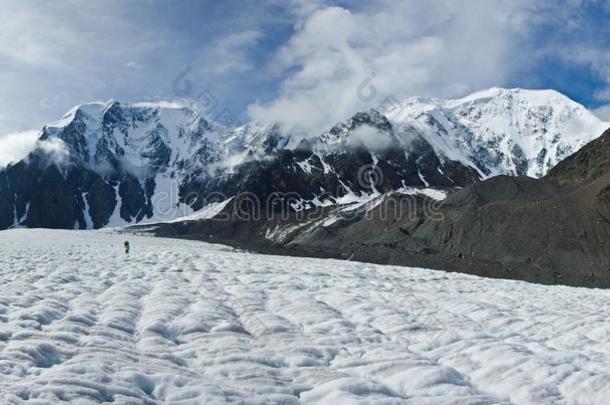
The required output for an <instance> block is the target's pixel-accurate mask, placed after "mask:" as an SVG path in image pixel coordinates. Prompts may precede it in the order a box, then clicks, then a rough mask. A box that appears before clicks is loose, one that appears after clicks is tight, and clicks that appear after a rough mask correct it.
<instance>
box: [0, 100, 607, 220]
mask: <svg viewBox="0 0 610 405" xmlns="http://www.w3.org/2000/svg"><path fill="white" fill-rule="evenodd" d="M607 126H609V125H608V124H606V123H603V122H601V121H600V120H599V119H597V118H596V117H595V116H594V115H593V114H591V113H590V112H589V111H587V110H586V109H585V108H584V107H583V106H581V105H579V104H577V103H575V102H573V101H571V100H569V99H568V98H566V97H565V96H562V95H561V94H559V93H556V92H554V91H536V90H520V89H512V90H507V89H490V90H487V91H484V92H480V93H475V94H473V95H471V96H468V97H465V98H462V99H457V100H433V99H423V98H411V99H408V100H405V101H404V102H402V103H395V104H394V105H393V106H391V107H390V108H389V109H388V110H387V111H381V112H380V111H377V110H370V111H367V112H361V113H357V114H355V115H354V116H353V117H351V118H349V119H347V120H345V121H344V122H341V123H338V124H337V125H335V126H334V127H333V128H331V129H330V130H328V131H327V132H325V133H323V134H310V135H309V136H307V137H303V136H295V135H293V134H290V133H285V132H283V131H282V130H281V129H280V128H279V127H278V126H277V125H272V124H260V123H255V122H253V123H248V124H246V125H244V126H241V127H238V128H227V127H224V126H222V125H220V124H217V123H214V122H212V121H211V120H209V119H206V117H205V116H204V115H203V114H201V113H199V112H197V110H196V109H194V108H192V107H191V106H188V105H186V104H181V103H169V102H155V103H134V104H124V103H119V102H112V101H111V102H106V103H89V104H84V105H80V106H77V107H75V108H73V109H72V110H70V111H69V112H68V113H67V114H66V115H65V116H64V117H63V118H62V119H61V120H60V121H58V122H54V123H51V124H49V125H47V126H45V127H44V128H43V129H42V131H41V134H40V140H39V142H38V144H37V145H38V146H37V148H36V150H34V151H33V152H32V153H31V154H30V155H29V156H28V157H27V158H26V159H24V160H23V161H21V162H18V163H16V164H14V165H11V166H9V167H7V168H6V169H4V170H2V171H0V229H3V228H9V227H15V226H29V227H51V228H81V229H83V228H99V227H103V226H112V225H123V224H127V223H142V222H146V221H159V220H169V219H173V218H176V217H180V216H184V215H191V214H192V213H193V212H194V211H197V210H199V209H201V208H202V207H204V206H206V205H207V204H209V203H214V202H218V201H221V200H225V199H227V198H230V197H233V196H234V195H236V194H237V193H240V192H248V193H251V194H254V195H255V196H257V197H259V198H261V199H263V200H264V201H267V200H268V199H269V198H270V197H271V196H275V195H277V194H278V193H281V195H283V196H284V197H280V199H279V203H278V204H276V203H277V202H278V201H274V206H277V207H279V208H280V209H285V208H293V209H298V208H299V207H307V206H310V205H320V204H331V203H334V202H336V201H338V200H339V199H340V198H341V197H345V196H346V195H354V196H358V195H361V194H362V193H369V194H370V193H378V192H385V191H390V190H396V189H398V188H401V187H405V186H414V187H428V186H431V187H452V186H464V185H466V184H469V183H472V182H476V181H479V180H481V179H483V178H486V177H489V176H493V175H497V174H511V175H530V176H534V177H538V176H541V175H543V174H545V173H546V172H547V171H548V170H549V169H550V168H552V167H553V166H554V165H555V164H556V163H557V162H559V161H560V160H561V159H563V158H565V157H566V156H568V155H570V154H571V153H573V152H575V151H576V150H578V149H579V148H580V147H581V146H583V145H584V144H585V143H587V142H588V141H590V140H592V139H594V138H596V137H597V136H599V135H600V134H601V133H602V132H603V130H604V129H605V128H606V127H607ZM286 195H289V197H285V196H286Z"/></svg>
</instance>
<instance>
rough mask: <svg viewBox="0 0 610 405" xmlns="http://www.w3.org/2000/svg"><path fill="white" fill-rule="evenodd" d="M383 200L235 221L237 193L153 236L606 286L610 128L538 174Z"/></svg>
mask: <svg viewBox="0 0 610 405" xmlns="http://www.w3.org/2000/svg"><path fill="white" fill-rule="evenodd" d="M379 198H380V199H383V201H373V202H370V203H369V204H367V205H363V206H360V207H357V208H354V209H353V210H351V211H345V209H344V208H341V207H326V208H320V209H317V210H310V211H304V212H292V213H291V214H290V215H288V216H284V217H278V216H277V215H276V216H275V217H274V218H269V217H265V216H264V215H261V217H260V219H256V220H243V218H242V219H240V218H239V215H237V214H238V213H240V212H241V211H243V208H244V205H243V204H240V203H239V201H238V200H235V201H233V202H232V204H230V205H228V206H227V207H226V208H225V210H224V211H223V212H222V213H221V214H219V217H217V218H216V219H215V220H207V221H201V222H190V223H178V224H166V225H162V226H160V227H159V228H158V229H157V234H159V235H163V236H180V237H188V238H197V239H204V240H210V241H218V242H222V243H229V244H233V245H235V246H239V247H243V248H250V249H256V250H258V251H262V252H269V253H281V254H298V255H310V256H321V257H336V258H346V259H353V260H361V261H372V262H380V263H393V264H403V265H411V266H422V267H431V268H438V269H445V270H450V271H461V272H467V273H473V274H478V275H483V276H490V277H501V278H516V279H524V280H528V281H534V282H542V283H557V284H570V285H581V286H597V287H610V130H609V131H606V132H605V133H604V134H603V135H602V136H601V137H600V138H599V139H597V140H595V141H593V142H591V143H590V144H588V145H587V146H585V147H584V148H583V149H582V150H580V151H579V152H577V153H576V154H574V155H573V156H571V157H569V158H568V159H567V160H565V161H564V162H562V163H560V164H559V165H558V166H557V167H555V168H554V169H553V170H552V171H551V172H550V173H549V174H548V175H547V176H546V177H544V178H542V179H539V180H536V179H532V178H528V177H507V176H499V177H495V178H492V179H489V180H486V181H483V182H480V183H475V184H472V185H470V186H468V187H466V188H463V189H459V190H455V191H452V192H450V193H449V195H448V197H447V198H446V199H445V200H444V201H442V202H438V201H434V200H432V199H430V198H428V197H425V196H422V195H404V194H396V193H394V194H386V195H384V196H383V197H379ZM397 204H398V206H399V207H400V209H399V210H396V209H395V208H394V207H395V206H396V205H397ZM238 208H239V209H238ZM242 217H243V215H242Z"/></svg>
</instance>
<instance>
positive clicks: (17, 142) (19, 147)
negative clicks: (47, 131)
mask: <svg viewBox="0 0 610 405" xmlns="http://www.w3.org/2000/svg"><path fill="white" fill-rule="evenodd" d="M39 136H40V131H25V132H16V133H11V134H7V135H4V136H1V137H0V168H3V167H6V166H7V165H8V164H10V163H15V162H18V161H19V160H21V159H23V158H24V157H26V156H27V155H28V153H30V152H31V151H32V150H34V148H35V146H36V141H37V140H38V137H39Z"/></svg>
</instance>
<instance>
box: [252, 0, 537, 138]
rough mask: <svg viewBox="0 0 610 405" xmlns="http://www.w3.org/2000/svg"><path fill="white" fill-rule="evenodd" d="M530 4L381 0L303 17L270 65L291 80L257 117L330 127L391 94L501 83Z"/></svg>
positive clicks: (450, 92) (517, 54)
mask: <svg viewBox="0 0 610 405" xmlns="http://www.w3.org/2000/svg"><path fill="white" fill-rule="evenodd" d="M530 4H531V3H530V2H526V1H524V0H518V1H495V2H489V1H486V0H464V1H453V0H433V1H429V2H425V3H424V2H420V1H416V0H408V1H402V2H394V1H378V2H374V3H372V5H371V6H369V7H366V8H364V9H360V10H359V11H350V10H347V9H345V8H342V7H336V6H333V7H322V8H318V9H316V10H313V11H310V12H309V13H308V14H307V13H302V14H301V16H300V18H301V19H300V20H299V21H297V23H296V24H295V29H296V32H295V34H294V35H293V36H292V38H291V39H290V40H289V42H288V43H287V44H286V45H285V46H284V47H283V48H282V49H281V51H280V52H279V53H278V55H277V57H276V59H275V60H274V61H272V62H271V66H272V67H273V69H270V71H272V72H276V73H277V74H278V77H281V78H282V80H283V82H282V86H281V89H280V93H279V96H278V97H277V98H276V99H274V100H272V101H271V102H268V103H255V104H252V105H250V106H249V109H248V113H249V115H250V116H251V117H252V118H254V119H257V120H262V121H277V122H279V123H281V124H283V125H284V126H285V127H287V128H288V129H290V130H293V131H309V132H311V131H321V130H324V129H327V127H328V126H330V125H332V124H333V123H335V122H337V121H339V120H342V119H345V118H346V117H347V116H349V115H350V114H352V113H354V112H356V111H358V110H363V109H368V108H371V107H375V106H376V105H378V104H380V103H381V102H382V101H383V99H384V98H385V97H387V96H395V97H406V96H411V95H417V94H425V95H432V96H439V97H450V96H456V95H462V94H464V93H466V92H469V91H472V90H476V89H479V88H482V87H489V86H492V85H502V84H504V82H505V80H507V79H508V78H509V77H510V75H511V74H512V73H513V72H514V70H515V69H518V68H521V66H522V65H523V61H524V58H525V56H524V55H522V50H519V49H518V47H517V46H518V44H519V42H520V40H522V39H523V38H525V37H526V35H525V34H526V33H527V29H528V28H527V27H528V24H527V21H528V18H529V14H528V12H529V11H528V10H529V9H528V7H529V6H530ZM363 84H364V85H365V86H364V87H365V90H367V91H366V92H365V93H362V92H359V89H360V90H362V89H363Z"/></svg>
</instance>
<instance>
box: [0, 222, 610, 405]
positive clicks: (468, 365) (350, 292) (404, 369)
mask: <svg viewBox="0 0 610 405" xmlns="http://www.w3.org/2000/svg"><path fill="white" fill-rule="evenodd" d="M124 240H129V241H130V242H131V246H132V253H131V254H130V255H125V254H124V253H123V251H122V244H123V241H124ZM0 286H1V287H0V403H10V404H20V403H26V402H27V403H37V404H55V403H60V402H61V403H74V404H89V403H91V404H93V403H103V402H116V403H130V404H161V403H176V404H178V403H180V404H187V403H188V404H201V403H209V404H214V403H226V402H238V403H248V404H262V403H265V404H274V403H275V404H291V403H295V404H297V403H305V404H327V403H337V404H342V403H384V404H460V405H461V404H483V403H484V404H510V403H519V404H557V403H572V404H605V403H607V399H608V396H609V395H610V370H608V367H607V366H608V364H610V344H609V343H608V342H609V337H610V321H609V320H608V319H607V316H606V313H607V310H608V305H609V304H608V303H609V302H610V291H608V290H596V289H585V288H573V287H564V286H544V285H536V284H528V283H525V282H520V281H509V280H497V279H486V278H479V277H475V276H469V275H464V274H456V273H444V272H439V271H432V270H427V269H419V268H408V267H397V266H380V265H372V264H365V263H357V262H349V261H338V260H322V259H311V258H295V257H283V256H265V255H259V254H252V253H248V252H243V251H239V250H235V249H232V248H229V247H226V246H222V245H213V244H206V243H202V242H195V241H186V240H176V239H161V238H152V237H147V236H143V235H141V236H138V235H133V234H128V233H124V232H123V231H121V230H118V229H115V230H102V231H62V230H40V229H15V230H8V231H2V232H0Z"/></svg>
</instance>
